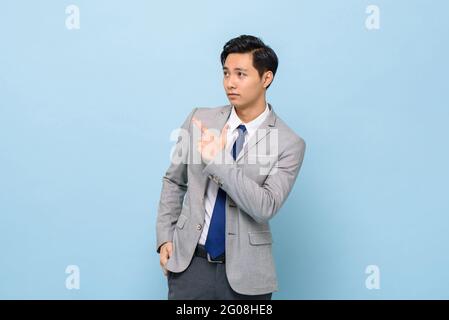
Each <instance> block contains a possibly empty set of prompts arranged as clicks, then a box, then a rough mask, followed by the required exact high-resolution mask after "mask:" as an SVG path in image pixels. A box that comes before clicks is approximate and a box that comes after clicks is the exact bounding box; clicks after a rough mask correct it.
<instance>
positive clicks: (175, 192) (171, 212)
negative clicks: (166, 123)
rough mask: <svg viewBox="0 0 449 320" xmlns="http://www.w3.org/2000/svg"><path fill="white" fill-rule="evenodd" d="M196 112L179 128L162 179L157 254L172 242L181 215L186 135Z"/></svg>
mask: <svg viewBox="0 0 449 320" xmlns="http://www.w3.org/2000/svg"><path fill="white" fill-rule="evenodd" d="M196 110H197V108H195V109H193V110H192V111H191V112H190V114H189V115H188V117H187V118H186V120H185V121H184V123H183V124H182V126H181V130H180V131H179V134H178V140H177V143H176V146H175V149H174V152H173V154H172V157H171V163H170V166H169V168H168V170H167V172H166V173H165V175H164V176H163V178H162V190H161V196H160V200H159V208H158V216H157V222H156V238H157V239H156V250H157V252H158V253H159V252H160V246H161V245H162V244H163V243H165V242H167V241H173V233H174V228H175V225H176V222H177V221H178V217H179V215H180V214H181V209H182V203H183V200H184V195H185V193H186V191H187V183H188V181H187V164H188V156H189V148H190V143H189V137H188V136H187V135H186V134H188V132H190V125H191V122H192V121H191V120H192V117H193V115H194V113H195V111H196Z"/></svg>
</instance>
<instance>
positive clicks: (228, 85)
mask: <svg viewBox="0 0 449 320" xmlns="http://www.w3.org/2000/svg"><path fill="white" fill-rule="evenodd" d="M225 85H226V88H227V89H228V90H231V89H235V82H234V80H232V77H231V78H229V79H226V83H225Z"/></svg>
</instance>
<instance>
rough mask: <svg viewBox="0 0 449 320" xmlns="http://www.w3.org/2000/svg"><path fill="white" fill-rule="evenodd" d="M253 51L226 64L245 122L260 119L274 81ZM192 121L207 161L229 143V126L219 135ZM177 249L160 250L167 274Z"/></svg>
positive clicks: (227, 85) (231, 95) (232, 98)
mask: <svg viewBox="0 0 449 320" xmlns="http://www.w3.org/2000/svg"><path fill="white" fill-rule="evenodd" d="M252 59H253V56H252V53H250V52H248V53H231V54H229V55H228V56H227V57H226V61H225V64H224V66H223V87H224V89H225V92H226V95H227V96H228V99H229V102H230V103H231V104H232V105H233V106H234V107H235V111H236V113H237V115H238V117H239V118H240V120H242V122H243V123H248V122H250V121H252V120H254V119H255V118H257V117H258V116H259V115H260V114H261V113H262V112H263V111H264V110H265V106H266V98H265V94H266V88H267V87H268V85H270V83H271V82H272V81H273V72H272V71H266V72H264V73H263V74H262V77H261V76H260V75H259V73H258V71H257V69H256V68H254V66H253V60H252ZM192 123H193V124H194V125H195V126H196V127H197V128H198V129H200V130H201V132H202V135H201V138H200V139H199V141H198V143H197V149H198V151H199V152H200V153H201V156H202V158H203V159H204V160H206V161H210V160H212V159H213V158H214V157H215V156H216V154H217V153H219V152H220V151H221V150H223V149H224V147H225V146H226V136H227V130H228V127H227V126H224V127H223V129H222V130H221V133H220V135H219V136H218V135H217V134H215V133H214V132H213V131H211V130H209V129H208V128H207V127H205V126H204V125H202V123H201V121H200V120H198V119H196V118H195V117H193V119H192ZM172 252H173V243H172V242H171V241H169V242H165V243H164V244H163V245H162V246H161V250H160V255H159V257H160V265H161V268H162V270H163V272H164V274H165V275H167V269H166V264H167V262H168V259H170V257H171V255H172Z"/></svg>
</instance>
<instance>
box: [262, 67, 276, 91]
mask: <svg viewBox="0 0 449 320" xmlns="http://www.w3.org/2000/svg"><path fill="white" fill-rule="evenodd" d="M273 78H274V75H273V72H272V71H265V72H264V74H263V75H262V79H263V87H264V88H265V89H266V88H267V87H268V86H269V85H270V84H271V83H272V82H273Z"/></svg>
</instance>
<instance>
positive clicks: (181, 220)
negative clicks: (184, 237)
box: [176, 214, 188, 229]
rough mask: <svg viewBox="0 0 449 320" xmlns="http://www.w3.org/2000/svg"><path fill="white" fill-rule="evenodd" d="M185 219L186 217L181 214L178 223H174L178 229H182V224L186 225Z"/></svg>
mask: <svg viewBox="0 0 449 320" xmlns="http://www.w3.org/2000/svg"><path fill="white" fill-rule="evenodd" d="M187 219H188V218H187V216H185V215H183V214H181V215H180V216H179V218H178V222H176V227H177V228H179V229H182V228H184V224H185V223H186V221H187Z"/></svg>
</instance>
